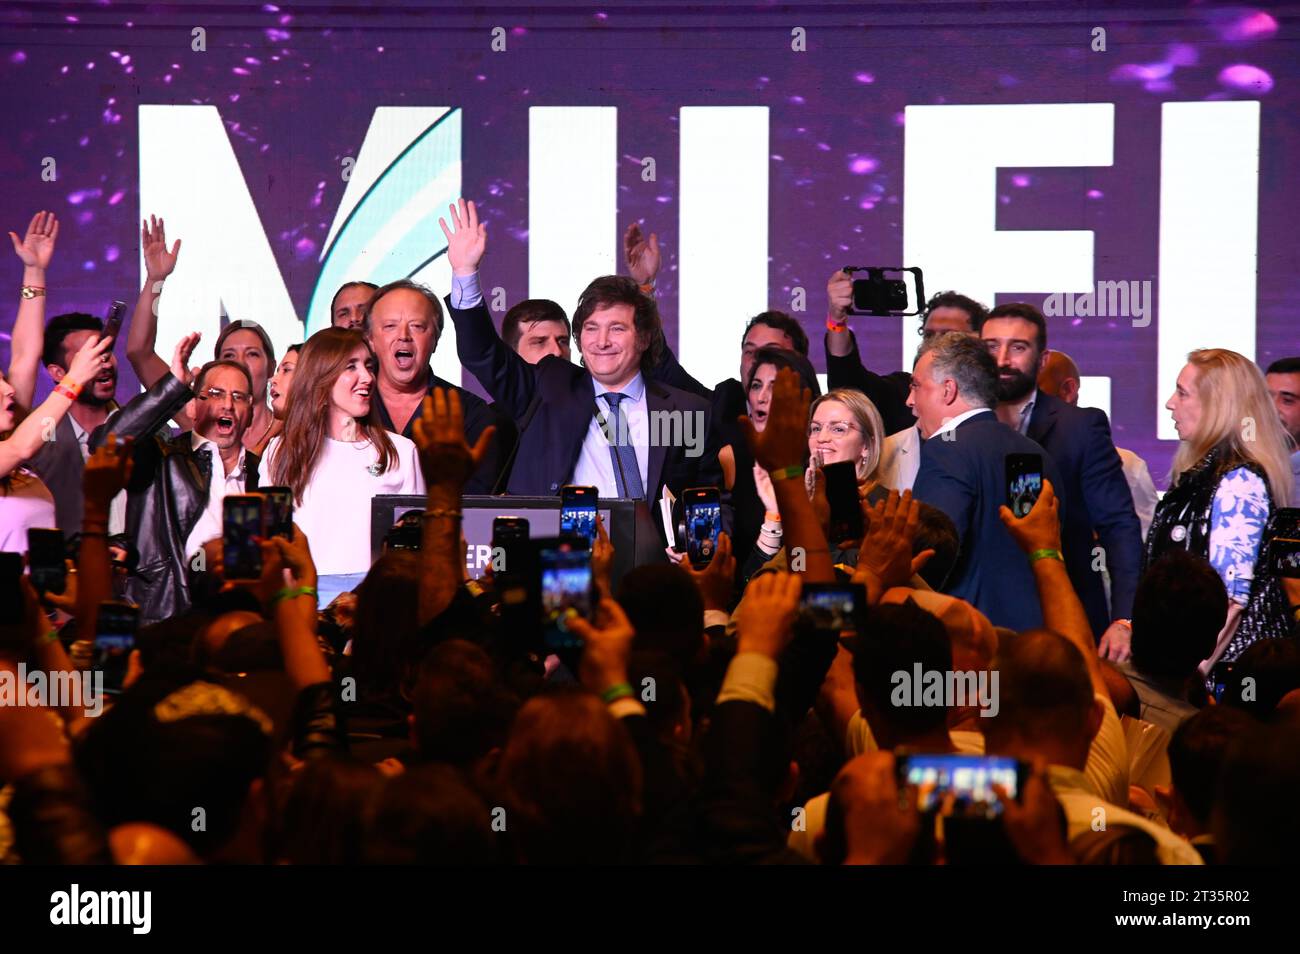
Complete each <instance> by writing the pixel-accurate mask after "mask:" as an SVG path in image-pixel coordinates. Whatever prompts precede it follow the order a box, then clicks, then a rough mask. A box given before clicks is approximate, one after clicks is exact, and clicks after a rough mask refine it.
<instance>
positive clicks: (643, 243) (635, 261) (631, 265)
mask: <svg viewBox="0 0 1300 954" xmlns="http://www.w3.org/2000/svg"><path fill="white" fill-rule="evenodd" d="M623 257H624V258H625V259H626V260H627V271H628V274H629V275H631V276H632V277H633V278H634V279H635V280H636V283H637V284H638V285H650V284H652V283H653V282H654V280H655V276H656V275H658V274H659V263H660V256H659V236H657V235H655V234H654V233H653V232H651V233H650V238H649V240H647V239H646V238H645V236H644V235H643V234H642V233H641V226H640V225H638V224H637V223H636V222H633V223H632V224H631V225H629V226H628V227H627V232H625V233H624V234H623Z"/></svg>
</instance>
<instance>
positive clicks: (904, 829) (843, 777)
mask: <svg viewBox="0 0 1300 954" xmlns="http://www.w3.org/2000/svg"><path fill="white" fill-rule="evenodd" d="M831 796H832V797H833V798H834V799H835V800H836V801H837V802H838V803H839V805H840V808H841V810H842V811H843V813H844V840H845V843H846V844H845V847H846V854H845V858H844V863H845V864H849V865H901V864H906V863H907V859H908V857H909V856H910V855H911V853H912V846H913V845H914V844H916V839H917V836H918V835H919V834H920V832H921V814H920V812H918V811H917V809H916V802H915V799H914V798H913V797H912V795H911V793H910V792H908V793H907V794H906V796H905V797H904V798H901V799H900V792H899V790H898V778H897V774H896V770H895V768H894V753H893V752H889V751H884V752H868V753H867V754H865V755H859V756H858V757H857V758H855V759H853V760H852V761H850V762H849V763H848V764H847V765H845V766H844V768H842V769H840V774H839V775H837V776H836V777H835V781H834V782H833V783H832V784H831Z"/></svg>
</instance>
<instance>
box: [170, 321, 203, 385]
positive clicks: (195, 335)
mask: <svg viewBox="0 0 1300 954" xmlns="http://www.w3.org/2000/svg"><path fill="white" fill-rule="evenodd" d="M202 337H203V335H202V333H201V332H198V331H191V332H190V333H189V334H187V335H186V336H185V337H183V338H181V340H180V341H178V342H176V350H175V351H173V352H172V364H171V372H172V376H173V377H174V378H176V380H177V381H183V382H184V383H186V384H189V383H191V381H192V379H193V378H194V374H193V373H192V372H191V371H190V370H189V369H188V366H189V362H190V355H192V354H193V353H194V349H195V348H196V347H197V346H198V343H199V339H200V338H202Z"/></svg>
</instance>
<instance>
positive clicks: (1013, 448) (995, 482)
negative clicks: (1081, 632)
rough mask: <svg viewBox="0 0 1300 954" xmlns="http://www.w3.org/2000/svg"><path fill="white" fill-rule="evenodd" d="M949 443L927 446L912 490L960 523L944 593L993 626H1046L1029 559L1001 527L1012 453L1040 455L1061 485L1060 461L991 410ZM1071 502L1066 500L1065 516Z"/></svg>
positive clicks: (933, 441) (960, 428) (934, 441)
mask: <svg viewBox="0 0 1300 954" xmlns="http://www.w3.org/2000/svg"><path fill="white" fill-rule="evenodd" d="M947 436H949V437H951V439H950V440H945V439H944V437H945V435H936V436H934V437H931V438H930V439H929V440H926V441H923V442H922V443H921V469H920V470H919V471H918V472H917V475H916V483H915V485H913V487H912V495H913V496H915V497H916V498H917V499H918V500H920V501H922V502H924V503H928V504H930V505H931V506H933V507H938V508H939V509H940V510H942V511H943V512H944V513H946V514H947V515H948V516H949V517H951V518H952V522H953V523H955V524H956V525H957V536H958V537H959V538H960V540H961V551H960V553H959V554H958V555H957V565H956V566H954V567H953V570H952V573H951V574H950V575H949V577H948V582H947V585H946V586H945V587H944V591H945V592H946V593H948V594H950V595H952V596H957V597H960V598H961V599H964V600H966V602H968V603H970V604H971V605H973V606H974V607H975V608H976V609H978V610H980V612H982V613H983V614H984V615H985V616H987V617H988V618H989V620H990V621H991V622H992V623H993V625H995V626H1006V627H1008V628H1010V629H1014V630H1017V631H1021V630H1026V629H1033V628H1034V627H1037V626H1042V625H1043V611H1042V607H1041V606H1040V605H1039V602H1038V587H1037V586H1036V585H1035V583H1034V574H1033V571H1032V570H1031V569H1030V568H1029V558H1028V557H1027V556H1025V554H1024V553H1023V552H1022V551H1021V549H1020V547H1019V545H1018V544H1017V543H1016V541H1015V540H1013V539H1012V538H1011V534H1009V533H1008V532H1007V528H1006V527H1004V526H1003V525H1002V520H1001V518H1000V517H999V516H998V508H999V507H1000V506H1001V505H1002V504H1004V503H1006V501H1007V491H1006V484H1007V480H1006V457H1007V455H1008V454H1042V455H1043V472H1044V475H1045V476H1046V477H1047V479H1048V480H1050V481H1051V482H1052V486H1053V487H1059V486H1061V481H1060V473H1059V471H1058V470H1057V467H1056V464H1055V463H1054V462H1053V461H1052V458H1051V456H1050V455H1049V454H1047V453H1046V452H1045V451H1044V450H1043V448H1041V447H1039V446H1038V445H1037V444H1035V443H1034V442H1033V441H1031V440H1030V439H1029V438H1028V437H1025V436H1024V435H1023V434H1021V433H1020V432H1019V431H1016V430H1014V429H1013V428H1010V427H1007V426H1006V425H1005V424H1003V423H1002V422H1001V421H999V420H998V418H997V415H996V414H994V413H993V412H992V411H989V410H986V411H982V412H980V413H979V414H975V415H972V416H971V417H969V418H967V419H966V420H964V421H962V422H961V423H960V424H958V425H957V428H956V430H955V431H954V432H952V433H951V434H950V435H947ZM1065 509H1066V503H1065V502H1064V501H1062V502H1061V513H1062V519H1064V518H1065Z"/></svg>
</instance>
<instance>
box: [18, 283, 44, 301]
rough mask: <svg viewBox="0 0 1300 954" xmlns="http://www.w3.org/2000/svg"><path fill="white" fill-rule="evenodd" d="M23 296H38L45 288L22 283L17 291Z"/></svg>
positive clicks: (29, 297)
mask: <svg viewBox="0 0 1300 954" xmlns="http://www.w3.org/2000/svg"><path fill="white" fill-rule="evenodd" d="M18 294H20V295H22V296H23V297H24V298H28V299H31V298H39V297H40V296H42V295H44V294H45V289H44V288H43V287H42V286H40V285H24V286H23V287H22V288H21V289H20V290H19V292H18Z"/></svg>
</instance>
